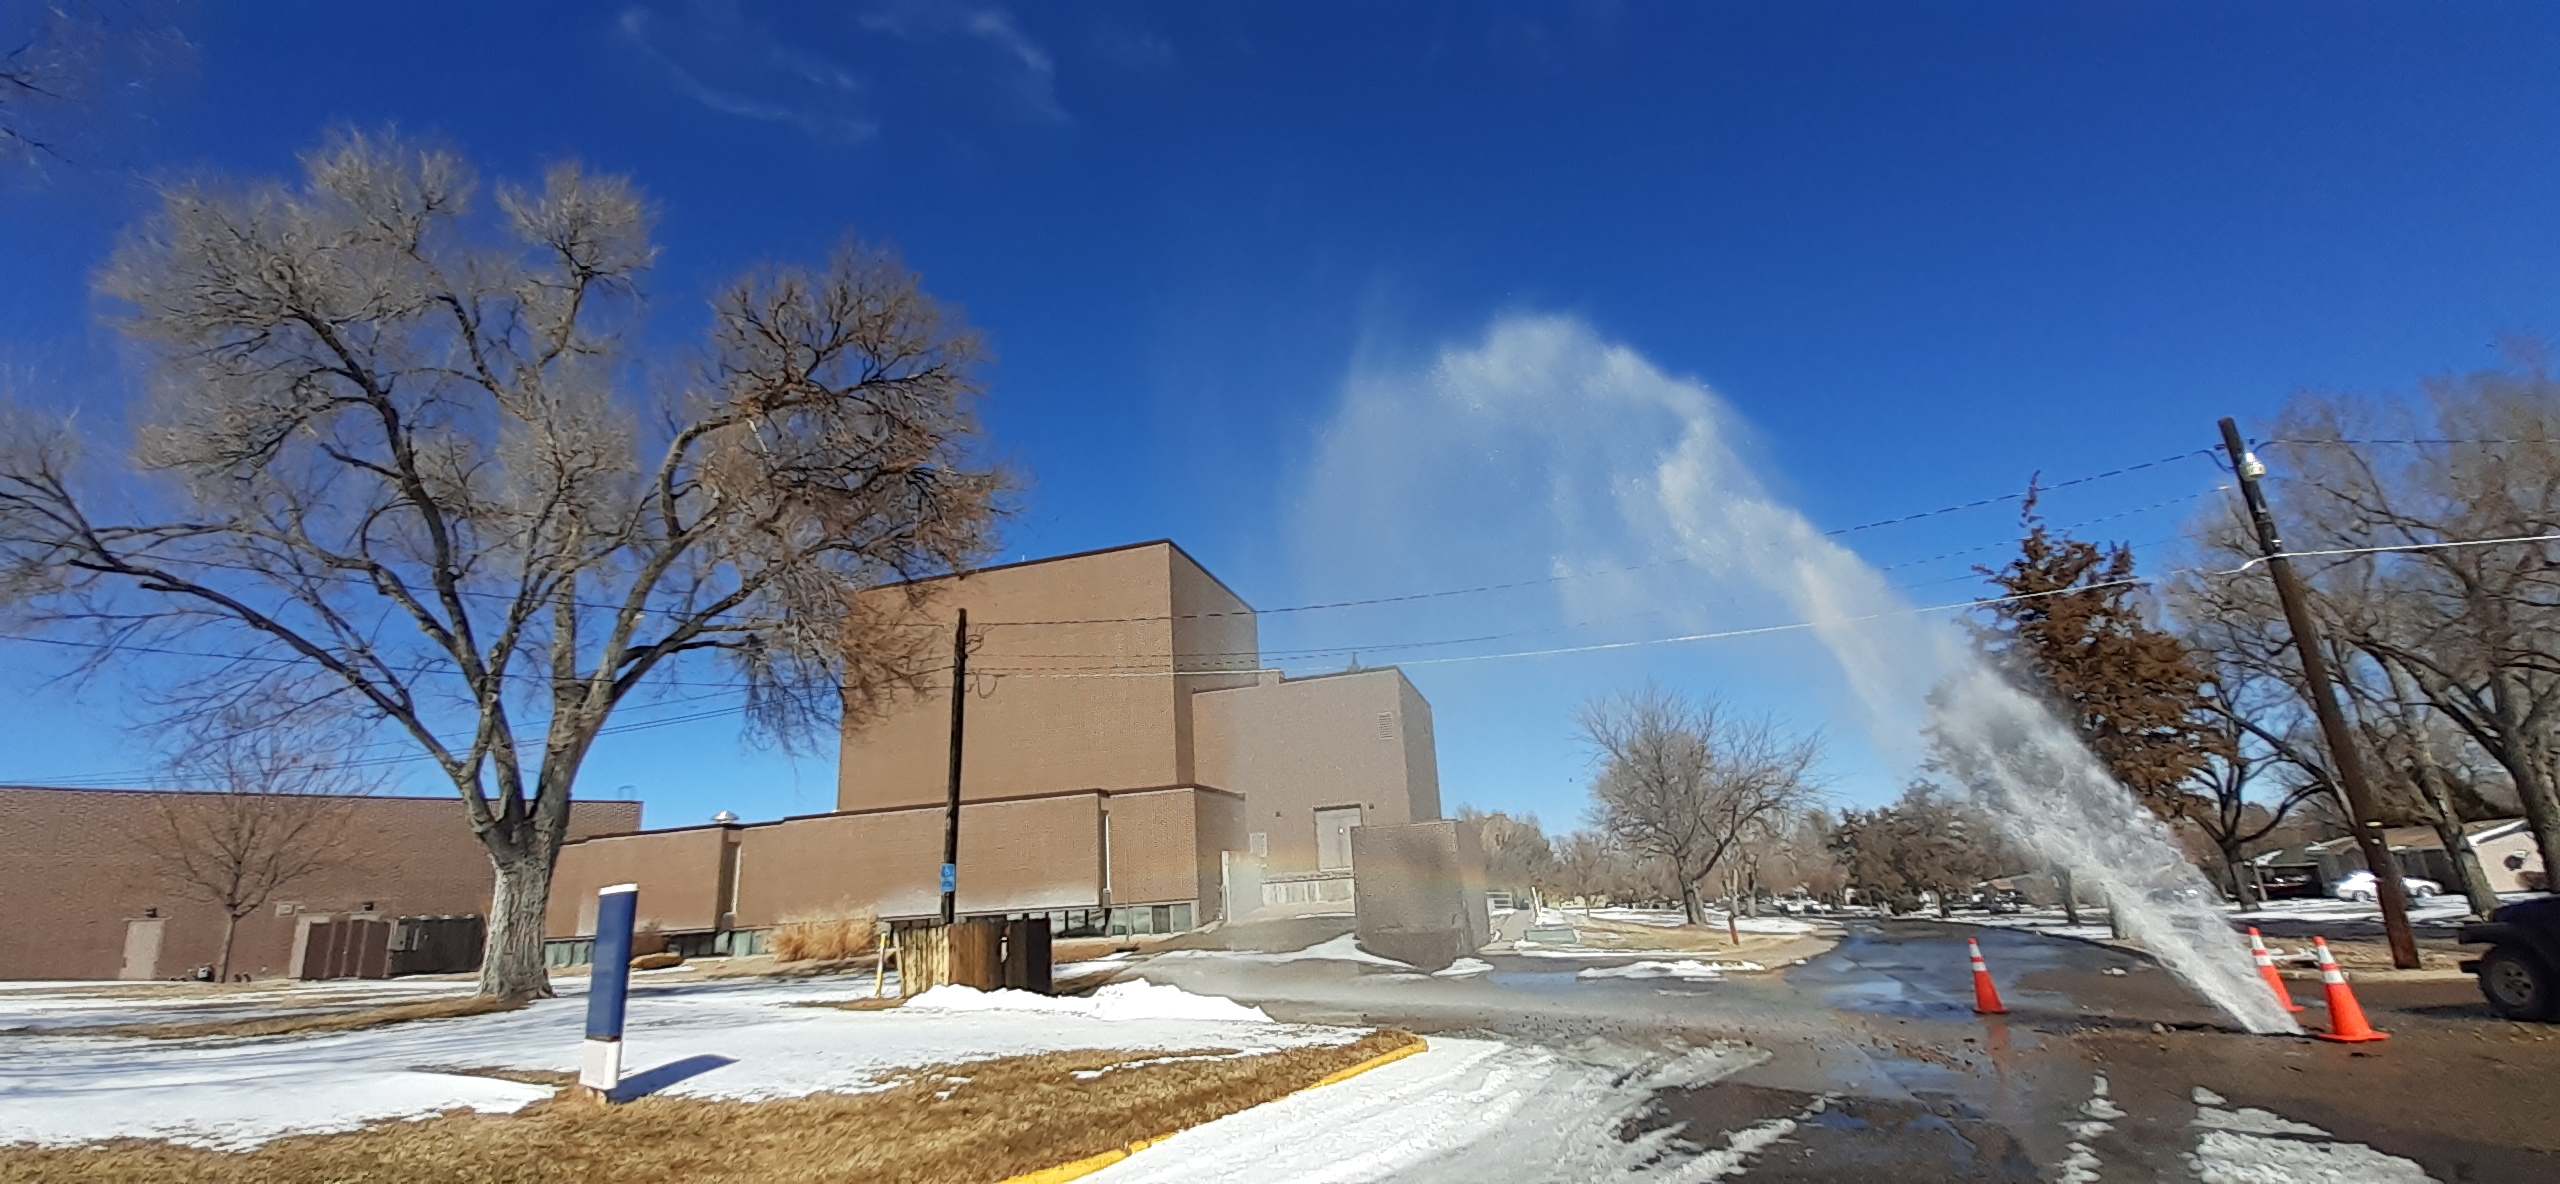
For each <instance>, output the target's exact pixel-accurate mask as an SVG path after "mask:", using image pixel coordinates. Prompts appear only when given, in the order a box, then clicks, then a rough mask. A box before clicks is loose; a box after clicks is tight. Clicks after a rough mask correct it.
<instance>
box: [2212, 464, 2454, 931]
mask: <svg viewBox="0 0 2560 1184" xmlns="http://www.w3.org/2000/svg"><path fill="white" fill-rule="evenodd" d="M2222 447H2223V449H2224V450H2225V451H2228V452H2229V453H2230V454H2231V471H2232V472H2233V473H2235V474H2237V475H2238V476H2239V478H2240V497H2241V499H2242V500H2244V501H2246V502H2247V503H2248V504H2249V521H2250V524H2251V525H2252V526H2254V527H2256V528H2257V532H2258V549H2259V551H2260V552H2262V553H2263V554H2264V555H2265V556H2266V563H2267V575H2268V576H2269V577H2270V578H2272V579H2273V580H2275V584H2276V600H2277V601H2278V602H2280V603H2281V604H2282V605H2283V606H2284V621H2285V627H2286V628H2287V629H2289V630H2291V631H2292V633H2293V648H2294V650H2295V652H2296V653H2298V654H2299V655H2301V658H2302V682H2303V689H2304V690H2305V691H2306V692H2308V693H2309V694H2310V696H2311V710H2312V711H2313V713H2314V714H2316V715H2318V716H2319V717H2320V736H2321V739H2323V740H2325V741H2327V742H2328V747H2329V768H2330V770H2331V771H2332V772H2333V773H2335V774H2336V775H2337V778H2338V789H2339V791H2340V792H2341V793H2343V794H2344V795H2345V796H2346V799H2347V815H2348V818H2347V821H2348V824H2349V825H2350V826H2351V827H2353V828H2354V831H2355V838H2356V846H2357V847H2359V848H2361V849H2362V850H2363V851H2364V865H2365V866H2366V867H2368V868H2371V869H2373V879H2374V893H2373V894H2374V896H2375V897H2376V898H2377V899H2379V900H2380V901H2381V904H2382V932H2383V934H2384V935H2385V936H2386V937H2388V938H2389V939H2390V941H2391V964H2392V965H2393V966H2396V967H2399V968H2400V969H2402V970H2414V969H2416V968H2417V965H2418V939H2417V937H2416V936H2415V935H2414V934H2412V933H2410V932H2409V897H2408V894H2407V892H2406V891H2405V890H2404V889H2403V887H2402V885H2401V883H2400V865H2399V864H2398V863H2396V862H2393V860H2392V858H2391V845H2390V844H2389V843H2387V842H2385V841H2384V840H2383V837H2382V816H2381V813H2380V811H2378V810H2376V809H2375V807H2374V800H2373V787H2372V786H2371V785H2370V784H2368V783H2367V782H2366V781H2365V777H2364V756H2363V754H2362V753H2361V752H2360V751H2359V750H2358V749H2357V748H2356V739H2355V735H2354V734H2353V733H2351V732H2349V731H2348V730H2347V717H2346V713H2345V712H2343V711H2341V710H2339V708H2338V699H2337V695H2336V693H2335V692H2334V690H2333V689H2332V688H2331V687H2330V685H2329V664H2328V663H2327V662H2326V661H2325V660H2323V659H2322V658H2321V656H2320V634H2319V630H2318V627H2317V626H2315V625H2314V624H2313V623H2312V620H2311V608H2310V606H2309V605H2307V604H2305V603H2304V602H2303V598H2302V584H2301V582H2300V581H2299V580H2297V579H2296V578H2295V576H2294V574H2293V564H2292V562H2291V561H2290V560H2288V559H2287V558H2286V557H2285V553H2284V541H2283V540H2282V539H2280V538H2278V537H2277V535H2276V519H2275V515H2274V514H2272V513H2270V512H2268V510H2267V495H2266V492H2265V491H2264V490H2262V489H2260V488H2258V479H2259V478H2261V477H2264V476H2266V474H2267V467H2266V466H2265V465H2262V464H2260V463H2258V458H2257V457H2256V456H2254V455H2252V454H2251V453H2250V452H2249V450H2248V447H2247V446H2246V445H2244V444H2242V443H2241V441H2240V425H2239V424H2237V423H2234V422H2232V421H2231V420H2228V419H2225V420H2223V421H2222Z"/></svg>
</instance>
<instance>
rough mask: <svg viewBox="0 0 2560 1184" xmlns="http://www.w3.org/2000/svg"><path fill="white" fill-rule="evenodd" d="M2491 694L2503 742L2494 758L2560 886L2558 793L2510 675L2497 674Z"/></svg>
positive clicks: (2559, 799) (2546, 866) (2559, 802)
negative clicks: (2521, 805) (2505, 775)
mask: <svg viewBox="0 0 2560 1184" xmlns="http://www.w3.org/2000/svg"><path fill="white" fill-rule="evenodd" d="M2490 691H2491V699H2490V704H2491V707H2492V708H2493V710H2494V711H2495V712H2496V717H2497V724H2498V731H2499V733H2500V734H2501V735H2500V738H2501V739H2503V740H2504V741H2505V743H2504V744H2501V745H2500V746H2499V747H2500V748H2501V749H2503V750H2504V751H2502V752H2498V753H2495V754H2493V755H2495V756H2497V757H2498V763H2499V764H2501V765H2504V766H2506V770H2507V775H2508V777H2509V778H2510V779H2511V780H2513V781H2514V782H2515V787H2516V797H2517V798H2518V799H2519V800H2521V801H2522V802H2523V803H2524V817H2525V823H2526V825H2528V826H2530V827H2532V828H2533V839H2534V844H2535V846H2537V847H2539V848H2540V849H2541V851H2542V866H2543V867H2545V868H2548V869H2550V874H2551V876H2552V877H2553V883H2555V884H2560V793H2554V791H2553V789H2552V785H2551V775H2550V770H2549V769H2548V768H2546V767H2545V766H2544V765H2543V763H2542V745H2541V743H2540V741H2539V738H2537V737H2535V736H2533V735H2532V734H2531V729H2530V728H2528V727H2527V726H2526V723H2525V719H2524V711H2523V709H2522V706H2521V705H2520V704H2518V703H2517V702H2516V698H2517V696H2518V694H2519V692H2518V690H2517V689H2516V688H2515V686H2514V685H2513V684H2512V682H2511V681H2510V678H2509V676H2508V675H2507V674H2506V673H2504V672H2501V673H2499V674H2498V675H2497V676H2496V677H2495V678H2494V679H2493V680H2492V681H2491V683H2490Z"/></svg>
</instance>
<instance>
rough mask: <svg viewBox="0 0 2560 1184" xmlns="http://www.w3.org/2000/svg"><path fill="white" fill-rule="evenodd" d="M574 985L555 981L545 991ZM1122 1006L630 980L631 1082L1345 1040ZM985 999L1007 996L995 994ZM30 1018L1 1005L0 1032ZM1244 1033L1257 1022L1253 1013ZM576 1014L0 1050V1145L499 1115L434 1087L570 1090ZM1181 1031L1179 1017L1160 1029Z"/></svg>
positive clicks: (844, 1079) (513, 1092) (1150, 999)
mask: <svg viewBox="0 0 2560 1184" xmlns="http://www.w3.org/2000/svg"><path fill="white" fill-rule="evenodd" d="M571 985H572V982H571V980H566V979H564V980H562V981H561V982H560V984H559V986H561V987H564V988H565V987H569V986H571ZM1126 985H1127V986H1129V987H1132V988H1139V989H1134V990H1131V991H1129V992H1126V993H1125V997H1124V998H1123V1000H1122V1002H1123V1004H1124V1006H1121V1007H1119V1008H1118V1009H1117V1010H1111V1009H1106V1008H1105V1007H1104V1006H1103V1005H1101V1004H1100V1003H1097V1002H1094V1001H1084V1002H1085V1003H1086V1004H1087V1006H1088V1007H1089V1009H1090V1010H1087V1011H1083V1012H1079V1013H1065V1012H1059V1011H1054V1010H1024V1009H1019V1008H1010V1007H994V1008H986V1007H980V1008H976V1009H967V1010H963V1009H955V1008H951V1007H947V1006H945V1007H928V1008H921V1009H915V1008H899V1009H894V1010H889V1011H874V1012H853V1011H843V1010H839V1009H834V1008H824V1007H802V1006H793V1005H794V1004H805V1003H822V1002H832V1001H840V1000H846V999H861V998H868V997H870V994H871V983H870V980H869V979H868V978H859V980H858V981H857V980H855V979H815V980H790V981H775V980H756V979H731V980H712V981H698V982H682V981H679V980H668V979H661V980H658V981H649V980H646V979H643V980H641V981H639V982H635V983H634V985H633V990H632V995H631V1004H630V1013H629V1020H628V1023H627V1026H626V1029H625V1032H624V1038H625V1040H626V1042H627V1048H628V1051H627V1052H626V1054H625V1055H626V1057H627V1058H628V1059H627V1061H626V1064H627V1066H628V1068H627V1070H626V1072H627V1074H628V1076H629V1077H643V1078H645V1077H646V1076H647V1075H649V1074H651V1073H652V1072H653V1071H662V1072H661V1073H660V1075H661V1076H664V1077H676V1078H679V1079H677V1080H674V1081H673V1082H672V1084H667V1085H666V1086H665V1088H664V1090H663V1092H666V1093H670V1094H679V1095H688V1096H694V1097H712V1098H739V1099H761V1098H775V1097H791V1096H797V1095H801V1094H808V1093H815V1092H820V1091H830V1090H833V1091H858V1090H862V1089H865V1088H873V1087H876V1086H877V1085H878V1083H879V1082H880V1081H881V1080H882V1079H883V1078H884V1077H886V1076H889V1075H891V1074H892V1073H894V1072H895V1071H896V1070H899V1069H902V1068H908V1067H913V1066H920V1065H930V1064H946V1063H951V1062H957V1061H970V1060H984V1059H987V1058H991V1057H1003V1056H1021V1055H1027V1054H1035V1053H1046V1052H1065V1051H1072V1050H1077V1049H1131V1050H1139V1051H1154V1050H1162V1051H1167V1052H1177V1051H1185V1050H1194V1049H1210V1048H1224V1049H1236V1050H1240V1051H1255V1052H1259V1051H1275V1050H1278V1049H1282V1048H1292V1047H1306V1046H1311V1045H1326V1044H1341V1043H1347V1042H1349V1041H1351V1040H1355V1039H1358V1038H1359V1036H1360V1035H1361V1031H1360V1030H1357V1029H1349V1028H1328V1027H1310V1026H1301V1025H1290V1024H1276V1023H1271V1022H1268V1021H1267V1020H1250V1021H1240V1020H1237V1019H1234V1018H1215V1019H1212V1018H1197V1017H1199V1016H1205V1015H1210V1014H1213V1013H1214V1014H1219V1015H1227V1016H1231V1015H1232V1014H1233V1013H1230V1012H1226V1011H1223V1010H1222V1009H1221V1008H1220V1007H1219V1006H1216V1005H1223V1008H1233V1009H1234V1011H1235V1012H1249V1011H1250V1009H1246V1008H1240V1007H1236V1005H1235V1004H1233V1003H1230V1002H1228V1001H1225V1000H1215V1001H1210V1000H1204V999H1201V998H1200V997H1198V996H1186V997H1184V998H1183V999H1176V998H1175V996H1176V995H1180V994H1181V993H1180V992H1178V991H1175V990H1174V989H1173V988H1170V987H1156V986H1153V985H1151V984H1134V983H1133V984H1126ZM994 994H995V995H996V996H1002V995H1007V994H1012V992H996V993H994ZM28 1002H29V1001H28V1000H25V999H21V998H16V997H11V998H6V999H0V1027H7V1026H13V1025H16V1024H18V1023H19V1022H21V1021H22V1020H23V1019H24V1018H25V1013H24V1011H23V1010H22V1009H23V1008H24V1007H25V1005H26V1004H27V1003H28ZM1253 1014H1259V1013H1253ZM585 1015H586V1007H585V1003H584V1000H582V999H578V998H574V997H572V998H560V999H548V1000H543V1001H541V1002H538V1003H535V1004H534V1005H533V1006H531V1007H528V1008H526V1009H524V1010H522V1011H515V1012H505V1013H500V1014H496V1015H486V1016H472V1017H467V1018H461V1019H451V1020H437V1021H430V1022H424V1023H415V1024H402V1025H395V1026H391V1027H385V1028H376V1029H372V1030H369V1031H363V1032H349V1033H341V1034H335V1035H327V1036H312V1037H298V1038H297V1037H268V1038H257V1039H207V1040H185V1041H166V1040H160V1041H155V1040H142V1039H114V1038H99V1037H70V1036H48V1035H26V1036H14V1037H0V1041H6V1043H0V1050H4V1051H5V1055H0V1143H10V1142H35V1143H45V1144H67V1143H80V1142H87V1141H92V1140H97V1139H107V1138H115V1137H119V1136H137V1137H163V1138H171V1139H175V1140H178V1141H181V1142H186V1143H192V1144H197V1145H203V1146H213V1147H226V1148H237V1147H248V1146H255V1145H256V1144H258V1143H262V1142H265V1141H266V1140H268V1139H272V1138H275V1137H278V1136H280V1135H284V1134H289V1133H305V1132H327V1131H342V1130H352V1129H355V1128H357V1127H360V1126H363V1125H365V1124H367V1123H370V1122H376V1121H381V1120H385V1119H394V1118H407V1117H422V1116H426V1115H431V1114H435V1113H439V1112H442V1111H444V1110H448V1109H454V1108H467V1109H475V1110H483V1111H494V1112H512V1111H515V1110H517V1109H520V1108H522V1107H524V1106H525V1105H527V1104H529V1103H532V1102H534V1101H537V1100H539V1099H542V1098H546V1097H549V1096H550V1095H551V1092H552V1091H551V1090H550V1089H549V1088H547V1087H543V1086H531V1085H521V1084H517V1083H514V1082H507V1081H498V1080H493V1079H490V1078H486V1077H478V1076H471V1075H466V1074H460V1073H454V1072H449V1071H444V1070H452V1069H460V1068H505V1069H529V1070H538V1071H549V1072H575V1071H576V1069H577V1059H578V1046H579V1041H580V1039H581V1036H582V1034H583V1031H584V1023H585ZM1171 1015H1182V1016H1187V1017H1193V1018H1161V1017H1165V1016H1171Z"/></svg>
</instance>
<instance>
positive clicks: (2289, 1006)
mask: <svg viewBox="0 0 2560 1184" xmlns="http://www.w3.org/2000/svg"><path fill="white" fill-rule="evenodd" d="M2249 956H2250V957H2253V958H2256V959H2257V960H2258V977H2259V978H2263V979H2265V980H2267V985H2268V986H2269V987H2272V988H2274V989H2275V993H2276V1002H2278V1003H2282V1004H2284V1009H2285V1010H2286V1011H2309V1010H2311V1009H2310V1008H2307V1007H2304V1006H2303V1005H2301V1004H2299V1003H2296V1002H2294V1001H2293V992H2291V991H2288V990H2285V989H2284V976H2283V975H2281V974H2277V973H2276V960H2275V957H2274V956H2273V955H2271V954H2269V953H2267V943H2266V942H2265V940H2263V939H2261V938H2260V937H2259V936H2258V931H2257V930H2256V929H2255V928H2252V929H2250V930H2249Z"/></svg>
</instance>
